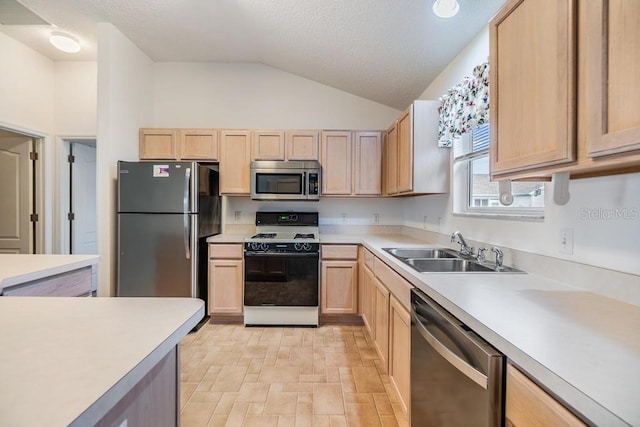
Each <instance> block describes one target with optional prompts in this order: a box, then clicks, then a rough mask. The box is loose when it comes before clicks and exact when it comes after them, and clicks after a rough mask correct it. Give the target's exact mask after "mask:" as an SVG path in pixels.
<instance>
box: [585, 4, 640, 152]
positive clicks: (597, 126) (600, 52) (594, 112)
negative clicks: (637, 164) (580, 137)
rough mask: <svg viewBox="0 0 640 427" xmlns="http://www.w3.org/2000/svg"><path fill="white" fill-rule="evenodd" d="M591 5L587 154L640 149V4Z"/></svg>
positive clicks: (588, 52)
mask: <svg viewBox="0 0 640 427" xmlns="http://www.w3.org/2000/svg"><path fill="white" fill-rule="evenodd" d="M585 7H586V13H587V25H586V27H587V33H586V45H587V50H586V54H585V57H586V66H587V73H586V74H587V84H586V90H587V93H586V108H587V123H588V128H587V154H588V155H589V156H591V157H599V156H604V155H608V154H616V153H622V152H627V151H631V150H639V149H640V114H638V111H640V79H638V76H640V25H638V24H639V23H640V21H639V20H638V16H640V2H637V1H622V0H595V1H589V2H585ZM631 17H633V18H635V19H631Z"/></svg>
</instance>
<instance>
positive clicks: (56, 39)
mask: <svg viewBox="0 0 640 427" xmlns="http://www.w3.org/2000/svg"><path fill="white" fill-rule="evenodd" d="M49 43H51V44H52V45H53V46H54V47H55V48H56V49H58V50H61V51H63V52H67V53H76V52H80V40H78V38H77V37H74V36H72V35H71V34H69V33H64V32H62V31H53V32H51V34H50V35H49Z"/></svg>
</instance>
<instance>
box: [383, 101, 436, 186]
mask: <svg viewBox="0 0 640 427" xmlns="http://www.w3.org/2000/svg"><path fill="white" fill-rule="evenodd" d="M439 106H440V102H439V101H426V100H417V101H414V102H413V103H412V104H411V105H410V106H409V108H407V110H406V111H405V112H404V113H403V114H402V115H401V116H400V118H399V119H398V120H397V121H396V122H395V124H394V125H392V126H391V127H390V128H389V129H388V130H387V132H386V146H385V156H386V159H385V166H386V177H385V184H386V188H385V190H386V193H387V194H388V195H400V196H408V195H417V194H437V193H448V192H449V149H448V148H439V147H438V145H437V144H438V108H439Z"/></svg>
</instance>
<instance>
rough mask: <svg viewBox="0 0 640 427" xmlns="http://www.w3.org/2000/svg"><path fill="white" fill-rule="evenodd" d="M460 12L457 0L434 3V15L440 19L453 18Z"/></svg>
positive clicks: (441, 0)
mask: <svg viewBox="0 0 640 427" xmlns="http://www.w3.org/2000/svg"><path fill="white" fill-rule="evenodd" d="M459 10H460V5H459V4H458V2H457V1H456V0H436V1H435V2H434V3H433V13H435V14H436V16H439V17H440V18H451V17H452V16H455V15H456V14H457V13H458V11H459Z"/></svg>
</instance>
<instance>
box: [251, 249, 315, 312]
mask: <svg viewBox="0 0 640 427" xmlns="http://www.w3.org/2000/svg"><path fill="white" fill-rule="evenodd" d="M319 257H320V255H319V253H318V252H314V253H271V252H245V254H244V305H245V306H253V307H259V306H277V307H317V306H318V288H319V282H318V277H319V274H318V272H319Z"/></svg>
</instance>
